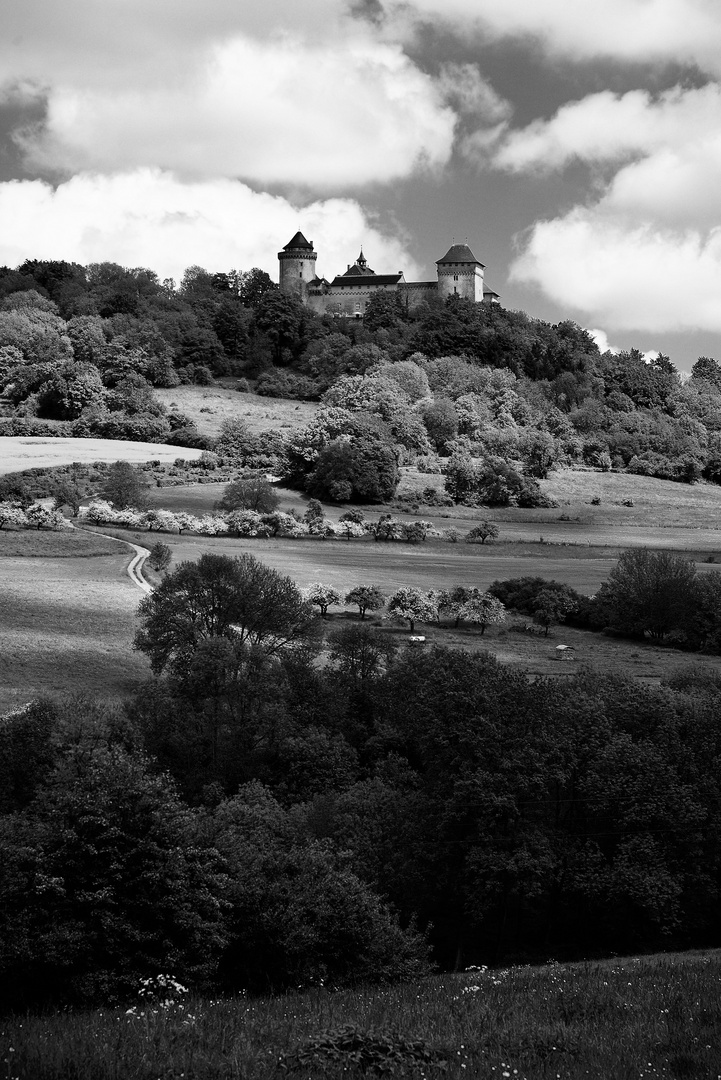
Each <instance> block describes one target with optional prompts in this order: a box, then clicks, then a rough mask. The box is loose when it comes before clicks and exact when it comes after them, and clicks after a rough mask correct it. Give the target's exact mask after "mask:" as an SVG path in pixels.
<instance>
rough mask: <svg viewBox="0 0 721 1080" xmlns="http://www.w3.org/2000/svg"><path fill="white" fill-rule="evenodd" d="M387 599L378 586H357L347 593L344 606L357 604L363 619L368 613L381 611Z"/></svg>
mask: <svg viewBox="0 0 721 1080" xmlns="http://www.w3.org/2000/svg"><path fill="white" fill-rule="evenodd" d="M385 602H386V598H385V596H384V594H383V593H382V592H381V590H380V589H379V588H378V586H377V585H355V586H354V587H353V588H352V589H351V590H350V592H347V593H346V597H345V600H344V601H343V603H344V604H357V606H358V610H359V612H360V617H361V619H365V617H366V611H380V610H381V608H382V607H383V605H384V604H385Z"/></svg>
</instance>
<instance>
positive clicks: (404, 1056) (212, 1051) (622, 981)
mask: <svg viewBox="0 0 721 1080" xmlns="http://www.w3.org/2000/svg"><path fill="white" fill-rule="evenodd" d="M720 980H721V958H720V957H719V953H718V951H715V952H709V953H685V954H678V955H669V956H653V957H641V958H629V959H620V960H618V959H617V960H610V961H601V962H599V963H595V962H594V963H586V964H568V965H561V964H556V963H551V964H547V965H544V966H543V967H536V968H529V967H511V968H505V969H502V970H501V969H499V970H488V971H469V972H466V973H465V974H459V975H444V976H438V977H434V978H430V979H424V980H422V981H421V982H416V983H408V984H406V985H400V986H393V987H388V988H382V989H379V988H372V987H366V988H361V989H358V990H355V991H351V990H348V991H343V992H331V991H326V990H314V991H308V992H306V993H302V994H294V995H287V996H282V997H276V998H259V999H255V1000H245V999H240V1000H239V999H235V1000H215V1001H208V1000H204V999H197V998H196V999H190V1000H189V1001H187V1002H181V1003H180V1004H178V1005H176V1006H171V1007H169V1008H167V1009H162V1008H160V1009H145V1011H143V1005H142V1003H140V1004H139V1005H138V1006H137V1008H136V1009H135V1010H133V1011H131V1012H129V1013H128V1012H126V1011H125V1008H122V1009H105V1010H102V1011H95V1012H89V1013H77V1014H72V1013H57V1014H51V1015H47V1016H42V1017H33V1016H25V1015H23V1016H19V1017H17V1018H8V1019H6V1020H4V1021H0V1059H5V1060H7V1061H8V1074H7V1075H8V1077H13V1078H15V1077H22V1078H23V1080H24V1078H26V1077H32V1078H33V1080H66V1078H67V1077H69V1076H72V1077H73V1080H111V1078H112V1080H116V1078H117V1077H131V1076H133V1077H142V1078H147V1080H149V1078H151V1077H161V1076H162V1077H165V1078H168V1080H170V1077H181V1076H182V1077H184V1078H185V1080H211V1078H212V1080H216V1078H221V1077H222V1078H223V1080H278V1078H280V1077H281V1076H293V1077H297V1078H298V1080H301V1078H303V1080H304V1078H306V1077H313V1080H315V1078H319V1080H320V1078H326V1080H336V1078H341V1077H348V1078H353V1077H358V1078H359V1077H362V1076H363V1077H365V1076H369V1075H370V1074H371V1073H370V1070H368V1069H363V1068H361V1067H360V1066H354V1065H353V1058H352V1057H351V1047H353V1048H354V1049H355V1050H356V1053H357V1054H363V1055H368V1057H367V1058H366V1059H365V1060H368V1061H370V1060H373V1058H372V1057H371V1054H373V1053H374V1054H375V1061H376V1062H377V1063H378V1064H379V1065H383V1064H386V1065H387V1066H388V1067H389V1071H388V1073H387V1075H393V1076H397V1077H405V1078H410V1077H414V1078H420V1077H426V1078H428V1080H432V1078H434V1077H447V1078H450V1080H459V1078H460V1077H464V1078H466V1080H469V1078H473V1080H491V1078H498V1080H500V1078H501V1077H510V1078H511V1080H586V1078H589V1080H650V1078H654V1080H657V1078H659V1077H666V1078H668V1080H673V1078H674V1077H679V1078H681V1077H688V1078H691V1080H693V1078H699V1080H717V1078H718V1077H719V1075H721V1011H719V1002H718V987H719V981H720ZM343 1029H346V1038H347V1044H346V1045H348V1046H349V1049H348V1050H344V1048H343V1044H342V1041H341V1033H342V1032H343ZM399 1033H402V1035H399ZM324 1036H325V1038H324ZM353 1036H354V1038H353ZM310 1039H313V1040H314V1042H315V1051H314V1052H313V1051H312V1050H311V1048H310V1043H309V1040H310ZM382 1039H383V1041H381V1040H382ZM411 1042H416V1043H418V1044H420V1046H418V1047H417V1049H418V1050H426V1051H427V1055H426V1060H425V1061H423V1060H422V1058H420V1055H419V1057H418V1058H415V1059H414V1057H413V1050H412V1048H411V1047H409V1045H408V1044H409V1043H411ZM334 1043H335V1053H333V1050H334V1047H333V1044H334ZM353 1044H354V1046H353ZM9 1047H12V1052H10V1051H9V1049H8V1048H9ZM299 1051H301V1052H304V1053H303V1054H302V1056H300V1057H299ZM394 1053H395V1062H394V1060H393V1056H392V1055H393V1054H394ZM355 1060H356V1061H357V1060H358V1057H356V1059H355ZM361 1060H363V1059H361ZM281 1062H282V1063H281ZM373 1075H377V1074H376V1072H375V1071H373ZM384 1075H385V1073H384Z"/></svg>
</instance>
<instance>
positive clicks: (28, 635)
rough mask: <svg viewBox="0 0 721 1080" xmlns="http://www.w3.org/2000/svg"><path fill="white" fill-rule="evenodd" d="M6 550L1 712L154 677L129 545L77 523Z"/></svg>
mask: <svg viewBox="0 0 721 1080" xmlns="http://www.w3.org/2000/svg"><path fill="white" fill-rule="evenodd" d="M45 537H47V540H46V539H45ZM5 541H10V544H11V545H12V546H11V548H10V551H13V550H14V551H15V552H16V553H15V554H11V553H10V552H9V551H8V550H7V549H6V550H4V549H3V545H4V544H5ZM44 544H46V545H47V547H46V549H45V551H44V552H43V550H42V546H43V545H44ZM75 544H77V551H76V552H75V554H76V556H78V557H74V558H73V557H70V556H72V554H73V552H72V550H71V547H72V545H75ZM102 550H105V551H106V552H111V553H110V554H108V553H106V554H102V553H101V551H102ZM0 552H2V553H3V554H4V556H5V557H4V558H0V581H1V584H0V610H1V611H2V617H1V618H0V713H2V712H4V711H6V710H8V709H11V708H14V707H16V706H17V705H18V704H22V703H24V702H26V701H29V700H30V699H32V698H34V697H38V696H40V695H42V694H56V693H62V692H65V691H73V690H77V689H78V688H82V689H83V690H87V691H88V692H90V693H97V694H98V695H100V696H102V697H105V698H108V699H111V700H120V699H122V698H124V697H126V696H128V695H129V694H130V693H131V692H132V690H133V689H134V688H135V687H136V686H137V685H138V684H139V683H140V682H141V681H142V680H143V679H145V678H147V677H148V674H149V670H148V666H147V663H146V662H145V660H143V659H142V658H141V657H140V656H139V654H137V653H134V652H133V650H132V638H133V634H134V632H135V629H136V626H135V622H136V620H135V612H136V610H137V607H138V602H139V600H140V599H141V595H142V594H141V593H140V590H139V589H137V588H136V587H135V586H133V585H132V584H131V582H130V579H129V578H128V577H127V575H126V573H125V568H126V566H127V564H128V562H129V560H130V557H131V551H130V549H129V548H125V547H124V546H123V547H121V545H120V544H117V543H113V542H112V541H109V540H104V539H102V538H100V537H97V536H93V535H92V534H87V533H81V532H79V531H77V532H72V533H69V534H58V533H45V534H44V533H37V532H32V533H31V532H24V533H20V532H18V533H13V534H11V533H8V534H5V533H3V534H0ZM91 554H92V556H93V557H92V558H87V557H83V556H88V555H91ZM29 556H30V557H29ZM0 1075H1V1074H0Z"/></svg>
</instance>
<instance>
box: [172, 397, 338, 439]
mask: <svg viewBox="0 0 721 1080" xmlns="http://www.w3.org/2000/svg"><path fill="white" fill-rule="evenodd" d="M153 394H154V396H155V397H156V398H157V399H158V400H159V401H160V402H161V403H162V404H163V405H165V406H166V407H167V408H168V409H172V410H176V409H177V410H178V411H179V412H182V413H185V415H186V416H188V417H189V418H190V419H191V420H192V421H193V423H194V424H195V425H196V427H197V428H198V431H199V432H200V433H201V435H211V436H215V435H217V434H218V433H219V431H220V425H221V424H222V422H223V420H227V419H229V418H231V417H240V419H241V420H243V421H245V423H246V424H247V425H248V428H249V430H250V431H253V432H262V431H271V430H278V431H280V432H282V433H284V434H288V433H289V432H290V431H292V430H293V429H295V428H299V427H304V426H305V425H306V424H307V423H308V421H309V420H311V419H312V417H313V416H314V415H315V413H316V412H317V411H318V409H319V408H320V406H319V404H318V402H317V401H295V400H291V399H289V398H271V397H258V396H257V395H256V394H246V393H239V392H238V391H237V390H229V389H225V388H224V387H222V386H218V385H216V386H175V387H173V388H172V389H171V390H161V389H157V388H156V389H155V390H154V391H153Z"/></svg>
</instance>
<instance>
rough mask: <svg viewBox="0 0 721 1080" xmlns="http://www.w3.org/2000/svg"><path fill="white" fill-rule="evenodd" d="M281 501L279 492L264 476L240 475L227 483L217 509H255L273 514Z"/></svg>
mask: <svg viewBox="0 0 721 1080" xmlns="http://www.w3.org/2000/svg"><path fill="white" fill-rule="evenodd" d="M279 503H280V498H279V496H278V494H277V492H276V491H275V490H274V488H273V487H272V485H271V484H270V482H269V481H268V480H266V478H265V477H264V476H239V477H237V479H235V480H231V482H230V483H229V484H227V485H226V487H225V489H224V490H223V497H222V498H221V499H220V500H219V502H217V503H216V509H217V510H255V511H256V512H257V513H258V514H271V513H272V512H273V511H274V510H277V508H278V505H279Z"/></svg>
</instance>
